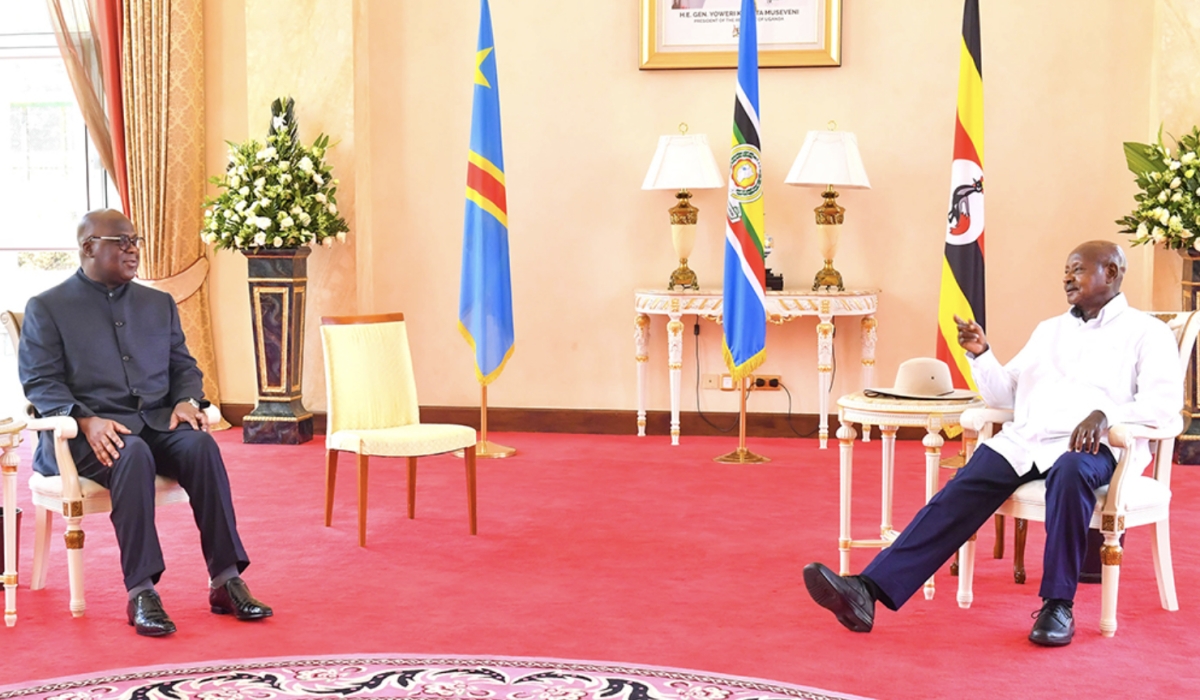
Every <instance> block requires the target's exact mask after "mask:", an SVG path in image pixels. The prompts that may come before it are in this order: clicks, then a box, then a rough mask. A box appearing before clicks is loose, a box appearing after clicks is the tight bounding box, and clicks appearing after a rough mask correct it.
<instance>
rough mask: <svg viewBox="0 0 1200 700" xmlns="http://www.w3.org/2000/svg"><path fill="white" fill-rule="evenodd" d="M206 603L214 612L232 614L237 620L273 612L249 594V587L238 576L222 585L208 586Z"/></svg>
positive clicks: (256, 618) (269, 614) (270, 614)
mask: <svg viewBox="0 0 1200 700" xmlns="http://www.w3.org/2000/svg"><path fill="white" fill-rule="evenodd" d="M208 604H209V605H210V606H211V608H212V611H213V612H215V613H216V614H218V615H233V616H234V617H236V618H237V619H239V620H261V619H263V618H264V617H270V616H272V615H274V614H275V611H273V610H271V608H270V607H268V606H267V604H266V603H263V602H262V601H261V600H258V599H257V598H255V597H254V596H253V595H251V594H250V588H249V587H248V586H247V585H246V582H245V581H243V580H242V579H241V577H238V576H234V577H233V578H231V579H229V580H228V581H226V582H225V585H223V586H220V587H218V588H210V589H209V591H208Z"/></svg>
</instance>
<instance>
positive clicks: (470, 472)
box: [463, 445, 475, 535]
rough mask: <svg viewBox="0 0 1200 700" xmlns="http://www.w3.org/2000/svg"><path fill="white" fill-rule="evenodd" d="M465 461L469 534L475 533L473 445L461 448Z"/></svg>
mask: <svg viewBox="0 0 1200 700" xmlns="http://www.w3.org/2000/svg"><path fill="white" fill-rule="evenodd" d="M463 457H464V458H465V459H464V460H463V461H464V462H466V463H467V514H468V516H469V517H470V519H471V534H472V535H474V534H475V446H474V445H471V446H469V447H467V448H466V449H465V450H463Z"/></svg>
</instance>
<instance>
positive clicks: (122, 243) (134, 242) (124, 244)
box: [88, 234, 146, 252]
mask: <svg viewBox="0 0 1200 700" xmlns="http://www.w3.org/2000/svg"><path fill="white" fill-rule="evenodd" d="M88 240H89V241H114V242H115V243H116V244H117V247H118V248H120V249H121V250H122V251H125V252H129V249H130V248H141V247H142V243H143V242H144V241H145V240H146V239H145V238H142V237H141V236H126V235H124V234H122V235H120V236H88Z"/></svg>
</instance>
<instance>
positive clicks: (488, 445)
mask: <svg viewBox="0 0 1200 700" xmlns="http://www.w3.org/2000/svg"><path fill="white" fill-rule="evenodd" d="M482 389H483V393H482V396H481V398H480V401H479V442H477V443H475V457H476V458H478V459H503V458H505V457H512V456H513V455H515V454H516V453H517V448H515V447H506V446H505V445H497V444H496V443H494V442H491V441H489V440H488V436H487V384H484V385H483V386H482ZM454 454H456V455H458V456H460V457H461V456H462V453H461V452H455V453H454Z"/></svg>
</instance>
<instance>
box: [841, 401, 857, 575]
mask: <svg viewBox="0 0 1200 700" xmlns="http://www.w3.org/2000/svg"><path fill="white" fill-rule="evenodd" d="M839 422H840V423H841V427H839V428H838V431H837V438H838V444H839V445H840V447H839V451H840V455H839V461H838V465H839V467H840V479H839V484H840V488H839V495H840V499H841V508H840V509H839V510H840V515H841V519H840V520H839V522H838V573H840V574H841V575H842V576H849V575H850V477H851V474H852V472H853V468H854V438H855V437H856V436H855V433H854V426H853V425H851V424H849V423H847V422H846V421H845V420H844V419H842V420H839Z"/></svg>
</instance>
